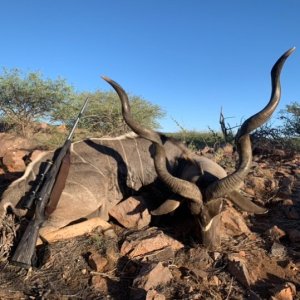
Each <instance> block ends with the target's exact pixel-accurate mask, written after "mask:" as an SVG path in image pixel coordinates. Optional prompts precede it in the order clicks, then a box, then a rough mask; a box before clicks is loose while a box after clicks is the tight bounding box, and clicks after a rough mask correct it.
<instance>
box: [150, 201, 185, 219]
mask: <svg viewBox="0 0 300 300" xmlns="http://www.w3.org/2000/svg"><path fill="white" fill-rule="evenodd" d="M179 205H180V201H178V200H174V199H168V200H167V201H165V202H164V203H163V204H162V205H160V206H159V207H158V208H157V209H155V210H152V211H151V215H153V216H161V215H166V214H168V213H170V212H172V211H174V210H175V209H177V208H178V207H179Z"/></svg>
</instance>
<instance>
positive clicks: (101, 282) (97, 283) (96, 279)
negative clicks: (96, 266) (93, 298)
mask: <svg viewBox="0 0 300 300" xmlns="http://www.w3.org/2000/svg"><path fill="white" fill-rule="evenodd" d="M91 284H92V286H93V287H94V288H95V289H97V290H99V291H101V292H102V293H103V294H107V293H108V284H107V280H106V278H104V277H102V276H100V275H94V276H93V277H92V280H91Z"/></svg>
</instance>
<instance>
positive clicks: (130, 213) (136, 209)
mask: <svg viewBox="0 0 300 300" xmlns="http://www.w3.org/2000/svg"><path fill="white" fill-rule="evenodd" d="M109 214H110V215H111V216H112V217H113V218H115V219H116V220H117V221H118V222H119V223H120V224H121V225H123V226H124V227H126V228H137V229H141V228H143V227H145V226H147V225H149V223H150V221H151V215H150V213H149V211H148V209H147V208H146V205H145V202H144V200H143V198H142V197H129V198H127V199H126V200H124V201H122V202H120V203H119V204H118V205H116V206H114V207H113V208H112V209H111V210H110V211H109Z"/></svg>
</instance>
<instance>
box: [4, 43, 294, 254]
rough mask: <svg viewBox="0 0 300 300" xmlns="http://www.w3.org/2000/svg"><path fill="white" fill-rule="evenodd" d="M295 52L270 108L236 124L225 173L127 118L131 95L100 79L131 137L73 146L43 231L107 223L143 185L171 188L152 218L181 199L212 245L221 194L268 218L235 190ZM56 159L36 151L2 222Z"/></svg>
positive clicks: (10, 192) (276, 77) (275, 78)
mask: <svg viewBox="0 0 300 300" xmlns="http://www.w3.org/2000/svg"><path fill="white" fill-rule="evenodd" d="M293 51H294V48H292V49H290V50H288V51H287V52H285V53H284V54H283V55H282V56H281V57H280V58H279V59H278V61H277V62H276V63H275V65H274V67H273V69H272V71H271V78H272V94H271V99H270V101H269V103H268V104H267V105H266V107H265V108H264V109H262V110H261V111H260V112H258V113H257V114H255V115H253V116H252V117H250V118H249V119H247V120H246V121H245V122H244V123H243V124H242V126H241V127H240V129H239V131H238V133H237V135H236V138H235V140H236V145H237V149H238V153H239V164H238V167H237V169H236V171H235V172H233V173H232V174H230V175H227V174H226V171H225V170H224V169H223V168H222V167H221V166H219V165H218V164H217V163H215V162H214V161H212V160H209V159H208V158H206V157H204V156H198V155H196V154H194V153H193V152H192V151H190V150H189V149H188V148H187V147H186V146H185V145H184V144H183V143H181V142H179V141H177V140H175V139H173V138H168V137H166V136H165V135H163V134H161V133H158V132H155V131H153V130H150V129H146V128H143V127H141V126H140V125H139V124H138V123H137V122H136V121H134V120H133V118H132V117H131V114H130V106H129V101H128V97H127V95H126V93H125V91H124V90H123V89H122V87H121V86H119V85H118V84H117V83H116V82H114V81H113V80H111V79H109V78H106V77H103V79H104V80H106V81H107V82H108V83H109V84H111V86H112V87H113V88H114V89H115V91H116V92H117V94H118V95H119V98H120V100H121V103H122V114H123V117H124V119H125V121H126V123H127V124H128V126H129V127H130V128H131V129H132V130H133V131H134V132H135V134H134V133H130V134H126V135H123V136H121V137H117V138H100V139H94V138H90V139H86V140H84V141H80V142H75V143H73V144H72V146H71V166H70V171H69V175H68V178H67V181H66V185H65V189H64V191H63V193H62V195H61V197H60V201H59V203H58V206H57V209H56V210H55V211H54V212H53V213H52V214H51V215H50V216H49V218H48V220H47V221H46V222H45V224H44V226H43V228H42V230H41V234H42V235H43V233H47V232H52V231H58V232H59V230H60V229H61V228H63V227H65V226H67V225H69V224H71V223H74V222H75V221H78V220H82V219H88V218H90V217H91V216H97V217H100V218H102V219H104V220H108V218H109V210H110V209H111V208H112V207H114V206H115V205H116V204H117V203H119V202H120V201H122V200H123V199H126V198H127V197H129V196H131V195H132V194H136V193H138V192H139V191H141V190H144V188H145V187H149V188H154V189H156V190H157V189H158V190H159V189H166V187H167V190H168V192H167V194H166V195H165V198H164V202H163V203H162V204H161V205H160V206H159V207H158V208H156V209H155V210H153V211H152V214H153V215H161V214H166V213H169V212H171V211H174V210H175V209H176V208H177V207H178V206H179V205H180V204H181V203H182V202H183V201H185V202H187V203H188V204H189V207H190V212H191V214H193V215H195V216H196V219H197V220H198V221H199V223H200V225H201V229H202V242H203V244H204V245H205V246H207V247H210V248H214V247H216V246H217V245H218V243H219V235H218V230H217V228H218V224H219V222H220V212H221V209H222V203H223V200H222V198H223V197H225V196H226V198H227V199H229V200H230V201H231V202H232V203H233V204H234V205H236V206H237V207H239V208H240V209H242V210H245V211H247V212H250V213H256V214H263V213H265V212H266V209H264V208H261V207H259V206H257V205H256V204H254V203H253V202H251V201H250V200H249V199H246V198H244V197H243V196H242V195H241V194H240V192H239V187H240V185H241V184H242V182H243V180H244V178H245V177H246V175H247V173H248V172H249V169H250V166H251V161H252V151H251V143H250V136H249V134H250V132H251V131H253V130H255V129H256V128H258V127H259V126H261V125H262V124H263V123H265V122H266V121H267V120H268V119H269V118H270V116H271V115H272V113H273V112H274V110H275V108H276V107H277V105H278V103H279V99H280V72H281V69H282V67H283V64H284V62H285V60H286V59H287V57H288V56H289V55H290V54H291V53H292V52H293ZM53 155H54V152H47V153H44V154H41V155H40V157H38V158H36V159H35V160H34V161H32V162H31V163H30V164H29V165H28V167H27V169H26V171H25V173H24V175H23V176H22V177H21V178H19V179H18V180H16V181H15V182H13V183H12V184H11V185H10V186H9V187H8V189H7V190H6V191H5V192H4V194H3V197H2V200H1V202H0V224H1V220H3V218H4V216H5V213H6V209H7V207H9V206H10V207H11V208H12V209H13V211H14V212H15V213H16V214H17V215H24V214H25V213H26V211H24V210H21V209H18V208H17V204H18V202H19V201H20V199H21V198H22V197H24V196H26V195H28V191H29V190H30V188H31V186H32V182H33V181H34V180H35V178H36V176H37V174H38V173H39V169H40V165H41V163H42V162H43V161H45V160H47V159H49V158H51V157H52V156H53ZM146 190H147V189H146ZM150 190H151V189H150ZM70 226H72V225H70Z"/></svg>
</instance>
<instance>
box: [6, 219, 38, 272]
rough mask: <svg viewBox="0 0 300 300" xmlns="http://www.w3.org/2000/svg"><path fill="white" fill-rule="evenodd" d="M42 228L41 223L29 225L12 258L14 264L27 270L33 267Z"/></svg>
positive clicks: (33, 222)
mask: <svg viewBox="0 0 300 300" xmlns="http://www.w3.org/2000/svg"><path fill="white" fill-rule="evenodd" d="M40 226H41V223H40V222H35V221H34V220H33V221H31V222H30V223H29V224H28V226H27V228H26V230H25V232H24V234H23V236H22V238H21V240H20V242H19V244H18V246H17V249H16V251H15V253H14V255H13V256H12V259H11V262H12V264H14V265H16V266H19V267H22V268H26V269H28V268H30V267H32V266H33V258H34V257H35V245H36V241H37V239H38V235H39V229H40Z"/></svg>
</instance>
